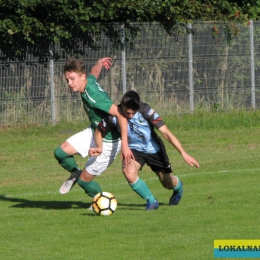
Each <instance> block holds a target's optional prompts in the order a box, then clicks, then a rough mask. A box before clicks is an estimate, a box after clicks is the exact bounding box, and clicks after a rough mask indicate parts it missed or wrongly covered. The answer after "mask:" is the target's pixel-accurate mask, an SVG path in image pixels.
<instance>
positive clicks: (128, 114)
mask: <svg viewBox="0 0 260 260" xmlns="http://www.w3.org/2000/svg"><path fill="white" fill-rule="evenodd" d="M123 112H124V114H125V117H126V118H127V119H131V118H133V116H134V115H135V113H136V110H133V109H130V108H127V107H124V106H123Z"/></svg>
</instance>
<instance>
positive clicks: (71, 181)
mask: <svg viewBox="0 0 260 260" xmlns="http://www.w3.org/2000/svg"><path fill="white" fill-rule="evenodd" d="M80 173H81V170H78V171H76V172H72V173H71V175H70V177H69V178H68V179H67V180H66V181H64V182H63V184H62V185H61V187H60V194H66V193H68V192H69V191H70V190H71V189H72V187H73V186H74V185H75V184H76V183H77V182H78V179H79V176H80Z"/></svg>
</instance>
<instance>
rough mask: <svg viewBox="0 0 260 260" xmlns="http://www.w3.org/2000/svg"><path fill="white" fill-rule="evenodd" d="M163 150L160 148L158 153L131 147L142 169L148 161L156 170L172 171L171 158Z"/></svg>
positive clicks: (153, 169)
mask: <svg viewBox="0 0 260 260" xmlns="http://www.w3.org/2000/svg"><path fill="white" fill-rule="evenodd" d="M163 150H164V149H162V150H160V151H159V152H158V153H153V154H148V153H144V152H139V151H137V150H132V149H131V151H132V152H133V155H134V157H135V160H136V161H137V162H138V163H139V164H140V165H141V169H140V170H142V167H143V166H144V164H145V163H146V164H147V165H148V166H149V167H150V168H151V169H152V171H154V172H164V173H172V169H171V164H170V162H169V158H168V156H167V154H166V153H165V152H164V151H163Z"/></svg>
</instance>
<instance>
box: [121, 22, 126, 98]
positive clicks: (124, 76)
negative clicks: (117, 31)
mask: <svg viewBox="0 0 260 260" xmlns="http://www.w3.org/2000/svg"><path fill="white" fill-rule="evenodd" d="M121 29H122V81H123V89H122V91H123V94H124V93H125V92H126V64H125V24H124V23H123V24H122V25H121Z"/></svg>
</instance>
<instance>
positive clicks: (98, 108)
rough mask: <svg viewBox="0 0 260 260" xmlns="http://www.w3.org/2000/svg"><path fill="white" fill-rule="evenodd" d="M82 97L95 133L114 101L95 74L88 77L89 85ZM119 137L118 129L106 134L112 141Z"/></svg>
mask: <svg viewBox="0 0 260 260" xmlns="http://www.w3.org/2000/svg"><path fill="white" fill-rule="evenodd" d="M81 99H82V102H83V106H84V109H85V111H86V113H87V115H88V118H89V121H90V123H91V128H92V131H93V133H94V131H95V129H96V128H97V126H98V124H99V122H100V121H101V120H102V119H103V118H105V117H106V116H107V115H108V111H109V110H110V108H111V106H112V104H113V102H112V101H111V99H110V98H109V96H108V95H107V93H106V92H105V91H104V89H103V88H102V87H101V86H100V85H99V84H98V83H97V81H96V78H95V76H93V75H89V76H88V77H87V85H86V87H85V90H84V93H82V94H81ZM119 138H120V134H119V133H118V132H117V131H113V132H109V133H108V134H107V135H106V136H105V139H106V140H110V141H113V140H118V139H119Z"/></svg>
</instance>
